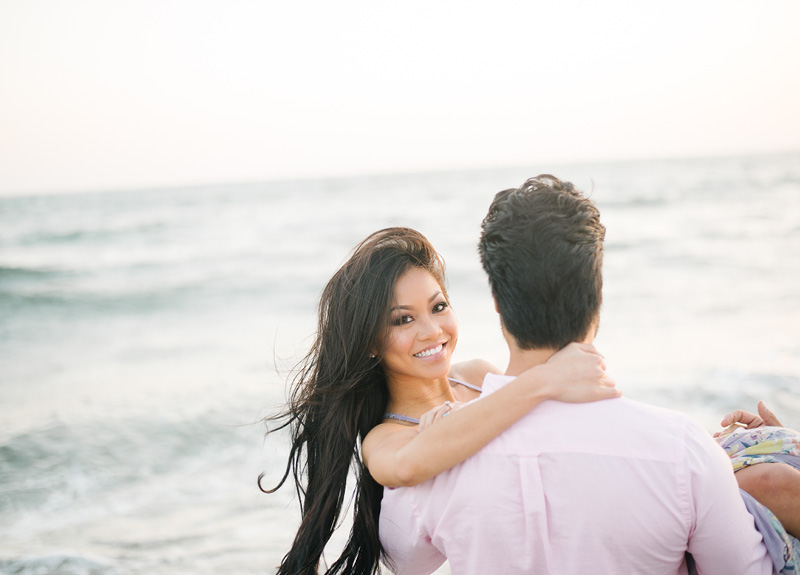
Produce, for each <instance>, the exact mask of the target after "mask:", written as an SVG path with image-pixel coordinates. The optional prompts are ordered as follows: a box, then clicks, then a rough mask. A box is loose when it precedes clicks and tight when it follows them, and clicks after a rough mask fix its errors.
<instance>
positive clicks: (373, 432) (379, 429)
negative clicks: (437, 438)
mask: <svg viewBox="0 0 800 575" xmlns="http://www.w3.org/2000/svg"><path fill="white" fill-rule="evenodd" d="M398 433H400V434H402V435H403V436H408V438H409V439H410V438H413V437H414V436H415V435H416V434H417V427H416V426H410V425H406V424H403V423H398V422H395V421H385V422H384V423H379V424H378V425H376V426H375V427H373V428H372V429H370V430H369V433H367V436H366V437H365V438H364V441H363V442H361V456H362V458H363V459H364V463H366V464H367V466H369V463H368V459H369V456H370V455H371V454H372V453H375V450H377V449H380V448H381V446H383V445H385V444H386V441H387V440H389V439H390V438H392V437H396V436H397V435H396V434H398Z"/></svg>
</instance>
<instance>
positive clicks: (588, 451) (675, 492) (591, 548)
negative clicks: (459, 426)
mask: <svg viewBox="0 0 800 575" xmlns="http://www.w3.org/2000/svg"><path fill="white" fill-rule="evenodd" d="M511 379H513V378H510V377H505V376H496V375H488V376H487V378H486V381H485V382H484V386H483V389H484V392H483V394H484V396H485V395H486V394H489V393H491V392H492V391H494V390H496V389H498V388H499V387H501V386H502V385H504V384H505V383H507V382H508V381H511ZM380 534H381V541H382V542H383V544H384V546H385V548H386V549H387V550H388V552H389V554H390V556H391V558H392V560H393V561H394V566H395V568H396V571H395V572H396V573H398V574H402V575H422V574H428V573H431V572H432V571H434V570H435V569H436V568H437V567H438V566H440V565H441V564H442V563H443V562H444V560H445V558H447V559H449V561H450V566H451V569H452V571H453V573H454V575H471V574H474V575H492V574H502V575H513V574H522V573H526V574H534V573H535V574H541V575H577V574H581V575H584V574H593V575H594V574H598V575H600V574H608V575H629V574H633V573H642V574H647V575H676V574H684V573H687V566H686V562H685V560H684V553H685V552H686V551H688V552H690V553H691V554H692V556H693V557H694V560H695V562H696V565H697V569H698V573H699V574H700V575H705V574H719V575H749V574H758V575H762V574H763V575H767V574H769V573H772V563H771V562H770V559H769V557H768V555H767V551H766V548H765V546H764V544H763V542H762V539H761V535H760V534H759V533H758V532H757V531H756V530H755V527H754V523H753V518H752V516H751V515H750V514H749V513H747V510H746V509H745V507H744V503H743V502H742V498H741V497H740V495H739V490H738V487H737V484H736V480H735V479H734V477H733V472H732V470H731V465H730V462H729V461H728V458H727V456H726V455H725V454H724V452H723V451H722V449H721V448H720V447H719V446H718V445H717V444H716V442H714V440H713V439H712V438H711V437H710V435H709V434H708V433H707V432H706V431H705V430H704V429H702V428H701V427H700V426H699V425H698V424H696V423H695V422H693V421H692V420H691V419H690V418H689V417H687V416H685V415H683V414H680V413H677V412H673V411H667V410H664V409H659V408H655V407H651V406H648V405H644V404H641V403H637V402H634V401H630V400H628V399H624V398H622V399H613V400H607V401H601V402H596V403H585V404H565V403H559V402H555V401H548V402H545V403H543V404H542V405H540V406H539V407H537V408H536V409H534V410H533V411H532V412H531V413H530V414H528V415H527V416H525V417H524V418H523V419H521V420H520V421H519V422H517V423H516V424H515V425H513V426H512V427H511V428H510V429H508V430H507V431H506V432H504V433H503V434H501V435H500V436H499V437H498V438H496V439H495V440H494V441H492V442H491V443H490V444H489V445H487V446H486V447H484V448H483V449H482V450H481V451H480V452H478V453H477V454H475V455H474V456H472V457H471V458H469V459H468V460H467V461H465V462H464V463H462V464H461V465H458V466H456V467H454V468H453V469H451V470H449V471H447V472H445V473H442V474H441V475H439V476H437V477H435V478H433V479H431V480H429V481H426V482H425V483H423V484H421V485H418V486H416V487H409V488H398V489H386V490H384V496H383V505H382V510H381V521H380Z"/></svg>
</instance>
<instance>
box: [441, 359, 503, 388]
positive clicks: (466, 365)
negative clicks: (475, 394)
mask: <svg viewBox="0 0 800 575" xmlns="http://www.w3.org/2000/svg"><path fill="white" fill-rule="evenodd" d="M487 373H503V372H502V371H501V370H499V369H498V368H497V367H496V366H495V365H493V364H492V363H491V362H489V361H486V360H485V359H480V358H477V359H470V360H468V361H462V362H459V363H454V364H453V365H452V366H450V373H449V374H448V377H449V378H450V379H455V380H458V381H463V382H466V383H468V384H470V385H474V386H477V387H481V386H482V385H483V379H484V378H485V377H486V374H487Z"/></svg>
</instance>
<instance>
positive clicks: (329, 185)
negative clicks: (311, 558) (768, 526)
mask: <svg viewBox="0 0 800 575" xmlns="http://www.w3.org/2000/svg"><path fill="white" fill-rule="evenodd" d="M541 172H552V173H554V174H556V175H557V176H559V177H562V178H564V179H568V180H571V181H573V182H574V183H575V184H576V185H578V186H579V187H580V188H582V189H584V190H586V191H587V192H588V191H591V194H592V197H593V199H594V200H595V201H596V202H597V203H598V205H599V206H600V209H601V211H602V214H603V221H604V223H605V224H606V226H607V227H608V234H607V243H606V259H605V286H606V287H605V304H604V310H603V319H602V325H601V331H600V335H599V337H598V340H597V345H598V347H600V349H601V351H603V353H604V354H605V355H606V358H607V361H608V364H609V370H610V371H611V372H612V374H613V375H614V376H615V377H616V379H617V381H618V383H619V385H620V386H621V387H622V389H623V390H624V392H625V393H626V395H628V396H629V397H634V398H638V399H642V400H645V401H649V402H651V403H656V404H659V405H663V406H666V407H673V408H676V409H681V410H684V411H687V412H689V413H691V414H692V415H694V416H695V417H697V418H698V419H699V420H700V421H701V422H702V423H703V424H704V425H706V426H707V427H708V429H709V430H712V429H713V428H714V425H715V424H716V422H717V421H718V420H719V418H720V416H721V415H722V414H723V413H725V412H726V411H729V410H731V409H734V408H736V407H747V408H754V406H755V402H756V401H757V400H758V399H762V398H763V399H766V400H767V401H768V402H769V403H770V404H771V406H772V407H773V408H774V410H775V411H776V412H777V413H778V414H779V415H781V416H783V418H784V420H785V421H784V423H786V424H788V425H790V426H793V427H800V395H799V394H798V392H797V390H798V389H799V388H800V386H798V383H800V327H798V326H800V290H798V288H797V286H798V284H799V283H800V281H799V280H800V154H794V155H780V156H761V157H737V158H720V159H707V160H665V161H650V162H619V163H607V164H590V165H558V166H530V167H520V168H510V169H502V170H493V171H480V172H477V171H476V172H459V173H439V174H409V175H397V176H381V177H377V176H376V177H361V178H350V179H335V180H313V181H302V182H272V183H266V184H248V185H230V186H216V187H206V188H186V189H167V190H141V191H125V192H109V193H92V194H72V195H61V196H41V197H34V196H29V197H18V198H0V389H1V390H2V403H0V476H1V477H2V482H0V572H3V573H23V574H33V573H68V574H78V573H92V574H94V573H97V574H106V573H125V574H128V573H132V574H138V573H170V574H182V573H186V574H189V573H193V574H196V573H256V572H258V573H263V572H265V571H266V572H269V571H270V566H273V565H275V564H277V563H278V562H279V561H280V558H281V556H282V555H283V553H284V552H285V551H286V549H287V546H288V544H289V541H290V540H291V537H292V535H293V533H292V531H293V528H294V525H295V524H296V521H297V514H298V510H297V506H296V503H295V502H294V501H293V497H292V493H291V490H289V489H286V490H285V491H284V492H282V493H278V494H276V495H271V496H268V495H263V494H261V493H260V492H259V491H258V490H257V488H256V485H255V478H256V476H257V475H258V473H260V472H261V471H266V472H267V473H268V477H277V473H278V471H279V468H280V466H281V465H282V462H283V458H284V457H285V455H286V446H285V444H284V443H282V439H281V438H274V439H269V440H266V441H265V440H264V428H263V426H262V425H260V424H258V423H257V422H258V420H259V418H260V417H262V416H263V415H265V414H267V413H270V412H272V411H274V410H275V409H277V408H278V406H279V405H280V404H281V402H282V400H283V397H284V388H285V385H284V381H285V376H286V372H287V370H288V369H289V368H290V367H291V366H292V365H293V363H294V362H295V361H296V360H297V359H298V358H299V357H300V355H301V354H302V353H303V351H304V350H305V348H306V346H307V345H308V344H309V341H310V339H309V338H310V335H311V334H312V330H313V329H314V313H315V305H316V300H317V298H318V296H319V293H320V291H321V289H322V287H323V286H324V284H325V282H326V281H327V279H328V278H329V277H330V275H331V274H332V273H333V271H334V270H335V269H336V268H337V267H338V265H339V264H340V263H341V262H342V261H343V260H344V259H345V257H346V255H347V252H348V251H349V250H350V249H351V248H352V247H353V246H354V245H355V244H356V243H357V242H358V241H359V240H361V239H362V238H363V237H364V236H366V235H367V234H368V233H370V232H372V231H374V230H376V229H378V228H381V227H385V226H387V225H408V226H411V227H415V228H417V229H419V230H421V231H422V232H423V233H425V234H426V235H427V236H428V237H429V238H430V239H431V240H432V241H433V243H434V245H436V246H437V248H438V249H439V250H440V252H441V253H442V254H443V255H444V257H445V259H446V261H447V265H448V276H449V287H450V293H451V296H452V299H453V304H454V307H455V310H456V313H457V314H458V316H459V320H460V332H461V335H460V340H459V350H458V351H457V354H458V358H460V359H464V358H468V357H472V356H475V355H481V356H483V357H487V358H488V359H490V360H492V361H494V362H495V363H497V364H499V365H503V363H504V361H505V358H506V356H505V349H504V343H503V341H502V339H501V337H500V335H499V331H498V327H497V319H496V317H495V315H494V313H493V309H492V306H491V302H490V300H489V293H488V288H487V285H486V281H485V279H484V276H483V273H482V271H481V270H480V267H479V264H478V261H477V256H476V251H475V243H476V240H477V236H478V231H479V225H480V221H481V219H482V217H483V215H484V213H485V211H486V209H487V207H488V205H489V202H490V201H491V198H492V196H493V195H494V193H495V192H497V191H499V190H501V189H504V188H507V187H512V186H517V185H519V184H521V183H522V182H523V181H524V179H525V178H526V177H528V176H531V175H536V174H538V173H541Z"/></svg>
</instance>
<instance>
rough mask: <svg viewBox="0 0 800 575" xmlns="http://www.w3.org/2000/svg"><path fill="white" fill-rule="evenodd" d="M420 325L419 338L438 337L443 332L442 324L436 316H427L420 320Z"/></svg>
mask: <svg viewBox="0 0 800 575" xmlns="http://www.w3.org/2000/svg"><path fill="white" fill-rule="evenodd" d="M419 327H420V330H419V338H420V339H422V340H426V339H436V338H437V337H439V334H440V333H442V326H440V325H439V322H438V321H437V319H436V318H435V317H431V316H428V317H425V318H424V319H423V320H422V321H421V322H419Z"/></svg>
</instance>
